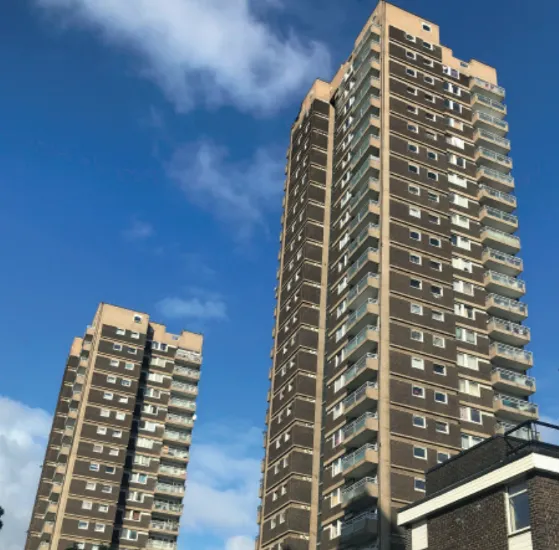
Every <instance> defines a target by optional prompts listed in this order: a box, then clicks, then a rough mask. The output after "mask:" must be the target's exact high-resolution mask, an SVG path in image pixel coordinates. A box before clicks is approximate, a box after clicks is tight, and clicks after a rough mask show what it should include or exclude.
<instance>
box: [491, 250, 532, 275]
mask: <svg viewBox="0 0 560 550" xmlns="http://www.w3.org/2000/svg"><path fill="white" fill-rule="evenodd" d="M482 264H483V265H484V267H486V268H487V269H490V270H493V271H497V272H499V273H503V274H504V275H509V276H516V275H519V274H520V273H521V272H522V271H523V260H522V259H521V258H518V257H517V256H511V255H510V254H505V253H504V252H500V251H499V250H494V249H493V248H485V249H484V250H483V251H482Z"/></svg>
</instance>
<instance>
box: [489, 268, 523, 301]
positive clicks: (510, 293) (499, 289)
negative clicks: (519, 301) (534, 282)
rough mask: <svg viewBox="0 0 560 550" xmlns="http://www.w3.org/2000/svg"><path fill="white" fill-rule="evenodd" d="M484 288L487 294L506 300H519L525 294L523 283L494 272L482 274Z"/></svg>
mask: <svg viewBox="0 0 560 550" xmlns="http://www.w3.org/2000/svg"><path fill="white" fill-rule="evenodd" d="M484 287H485V288H486V291H487V292H490V293H492V294H500V295H502V296H506V297H507V298H520V297H521V296H523V295H524V294H525V281H522V280H521V279H515V278H514V277H508V276H507V275H502V274H501V273H496V272H495V271H487V272H486V273H485V274H484Z"/></svg>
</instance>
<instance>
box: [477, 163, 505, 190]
mask: <svg viewBox="0 0 560 550" xmlns="http://www.w3.org/2000/svg"><path fill="white" fill-rule="evenodd" d="M478 171H479V172H482V174H484V175H485V176H486V177H489V178H492V179H495V180H498V181H501V182H502V183H504V184H505V185H509V186H512V185H513V184H514V179H513V176H510V175H508V174H502V172H498V170H493V169H492V168H488V167H487V166H479V167H478Z"/></svg>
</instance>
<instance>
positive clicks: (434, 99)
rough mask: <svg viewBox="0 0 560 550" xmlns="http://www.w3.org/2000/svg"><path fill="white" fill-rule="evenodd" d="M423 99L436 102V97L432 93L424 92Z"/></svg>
mask: <svg viewBox="0 0 560 550" xmlns="http://www.w3.org/2000/svg"><path fill="white" fill-rule="evenodd" d="M424 99H425V100H426V101H429V102H430V103H435V102H436V98H435V96H433V95H432V94H424Z"/></svg>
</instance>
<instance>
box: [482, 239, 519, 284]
mask: <svg viewBox="0 0 560 550" xmlns="http://www.w3.org/2000/svg"><path fill="white" fill-rule="evenodd" d="M484 254H486V255H487V256H488V257H489V258H492V259H494V260H496V261H498V262H502V263H505V264H508V265H510V266H511V267H514V268H516V269H519V270H521V271H522V270H523V260H522V259H521V258H518V257H517V256H512V255H511V254H506V253H505V252H500V251H499V250H495V249H494V248H488V247H487V248H485V249H484V251H483V255H484ZM490 273H492V272H490ZM516 280H518V281H519V279H516Z"/></svg>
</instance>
